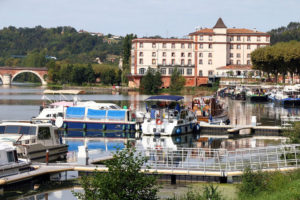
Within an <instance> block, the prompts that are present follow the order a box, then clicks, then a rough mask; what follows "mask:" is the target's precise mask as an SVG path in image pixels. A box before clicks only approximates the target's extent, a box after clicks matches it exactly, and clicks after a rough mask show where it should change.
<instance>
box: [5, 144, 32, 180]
mask: <svg viewBox="0 0 300 200" xmlns="http://www.w3.org/2000/svg"><path fill="white" fill-rule="evenodd" d="M29 165H30V162H29V161H27V160H21V159H18V156H17V152H16V147H14V146H11V145H8V144H6V143H0V178H1V177H5V176H11V175H16V174H20V173H22V172H27V171H29V170H30V166H29Z"/></svg>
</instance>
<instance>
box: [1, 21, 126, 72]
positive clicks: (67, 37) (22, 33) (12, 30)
mask: <svg viewBox="0 0 300 200" xmlns="http://www.w3.org/2000/svg"><path fill="white" fill-rule="evenodd" d="M122 45H123V38H122V37H121V38H119V39H113V38H111V34H109V35H107V36H105V35H103V36H102V35H94V34H90V33H87V32H78V31H77V30H76V29H74V28H72V27H67V26H65V27H57V28H43V27H41V26H36V27H35V28H16V27H13V26H10V27H8V28H4V29H2V30H0V66H4V65H6V66H30V67H41V66H45V65H46V63H47V62H48V60H50V59H53V58H54V59H56V60H59V61H64V62H67V63H69V64H74V63H93V62H96V61H95V59H96V58H99V59H100V60H101V61H102V62H103V61H104V62H111V61H112V60H114V59H110V58H111V57H112V58H116V57H119V56H120V55H121V54H122V50H123V47H122ZM116 62H117V60H116Z"/></svg>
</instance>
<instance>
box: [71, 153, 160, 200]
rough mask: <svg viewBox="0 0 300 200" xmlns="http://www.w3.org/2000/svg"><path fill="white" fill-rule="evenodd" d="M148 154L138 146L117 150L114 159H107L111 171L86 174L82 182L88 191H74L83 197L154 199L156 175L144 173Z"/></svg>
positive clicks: (84, 199)
mask: <svg viewBox="0 0 300 200" xmlns="http://www.w3.org/2000/svg"><path fill="white" fill-rule="evenodd" d="M145 162H146V158H145V157H142V156H141V155H140V154H138V155H137V153H136V150H135V149H134V148H131V147H129V148H126V149H123V150H122V151H119V150H118V151H117V152H116V153H115V154H114V156H113V159H112V160H109V161H107V162H106V163H105V164H106V167H107V168H108V172H107V173H100V172H96V171H95V172H94V173H93V175H92V176H84V177H82V179H81V181H80V182H81V185H82V188H83V190H84V193H80V192H73V194H74V195H75V196H76V197H77V198H78V199H79V200H99V199H103V200H105V199H107V200H108V199H109V200H120V199H122V200H133V199H141V200H152V199H158V198H157V192H158V189H159V188H158V186H157V184H156V177H155V176H148V175H146V174H144V173H141V169H142V166H143V164H144V163H145Z"/></svg>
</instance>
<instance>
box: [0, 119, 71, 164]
mask: <svg viewBox="0 0 300 200" xmlns="http://www.w3.org/2000/svg"><path fill="white" fill-rule="evenodd" d="M0 142H2V143H6V144H8V145H11V146H15V147H16V150H17V156H18V157H19V158H23V159H29V160H31V161H32V162H45V161H46V154H47V152H48V154H47V157H48V161H49V162H52V161H56V160H58V159H64V158H65V157H66V155H67V152H68V145H66V144H62V140H61V138H60V136H59V134H58V129H57V127H55V126H54V125H52V124H50V123H33V122H25V121H2V122H1V123H0Z"/></svg>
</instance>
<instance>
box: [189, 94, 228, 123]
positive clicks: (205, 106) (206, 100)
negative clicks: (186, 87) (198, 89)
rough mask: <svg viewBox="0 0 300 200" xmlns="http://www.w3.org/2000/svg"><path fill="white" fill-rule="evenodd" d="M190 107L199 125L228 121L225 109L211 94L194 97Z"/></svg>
mask: <svg viewBox="0 0 300 200" xmlns="http://www.w3.org/2000/svg"><path fill="white" fill-rule="evenodd" d="M192 108H193V111H194V112H195V113H196V117H197V122H198V123H200V125H201V123H205V124H215V125H218V124H229V123H230V120H229V118H228V111H227V109H226V108H224V105H223V104H221V103H220V102H219V101H218V100H217V99H216V98H215V97H213V96H206V97H199V96H196V97H194V98H193V101H192Z"/></svg>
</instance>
